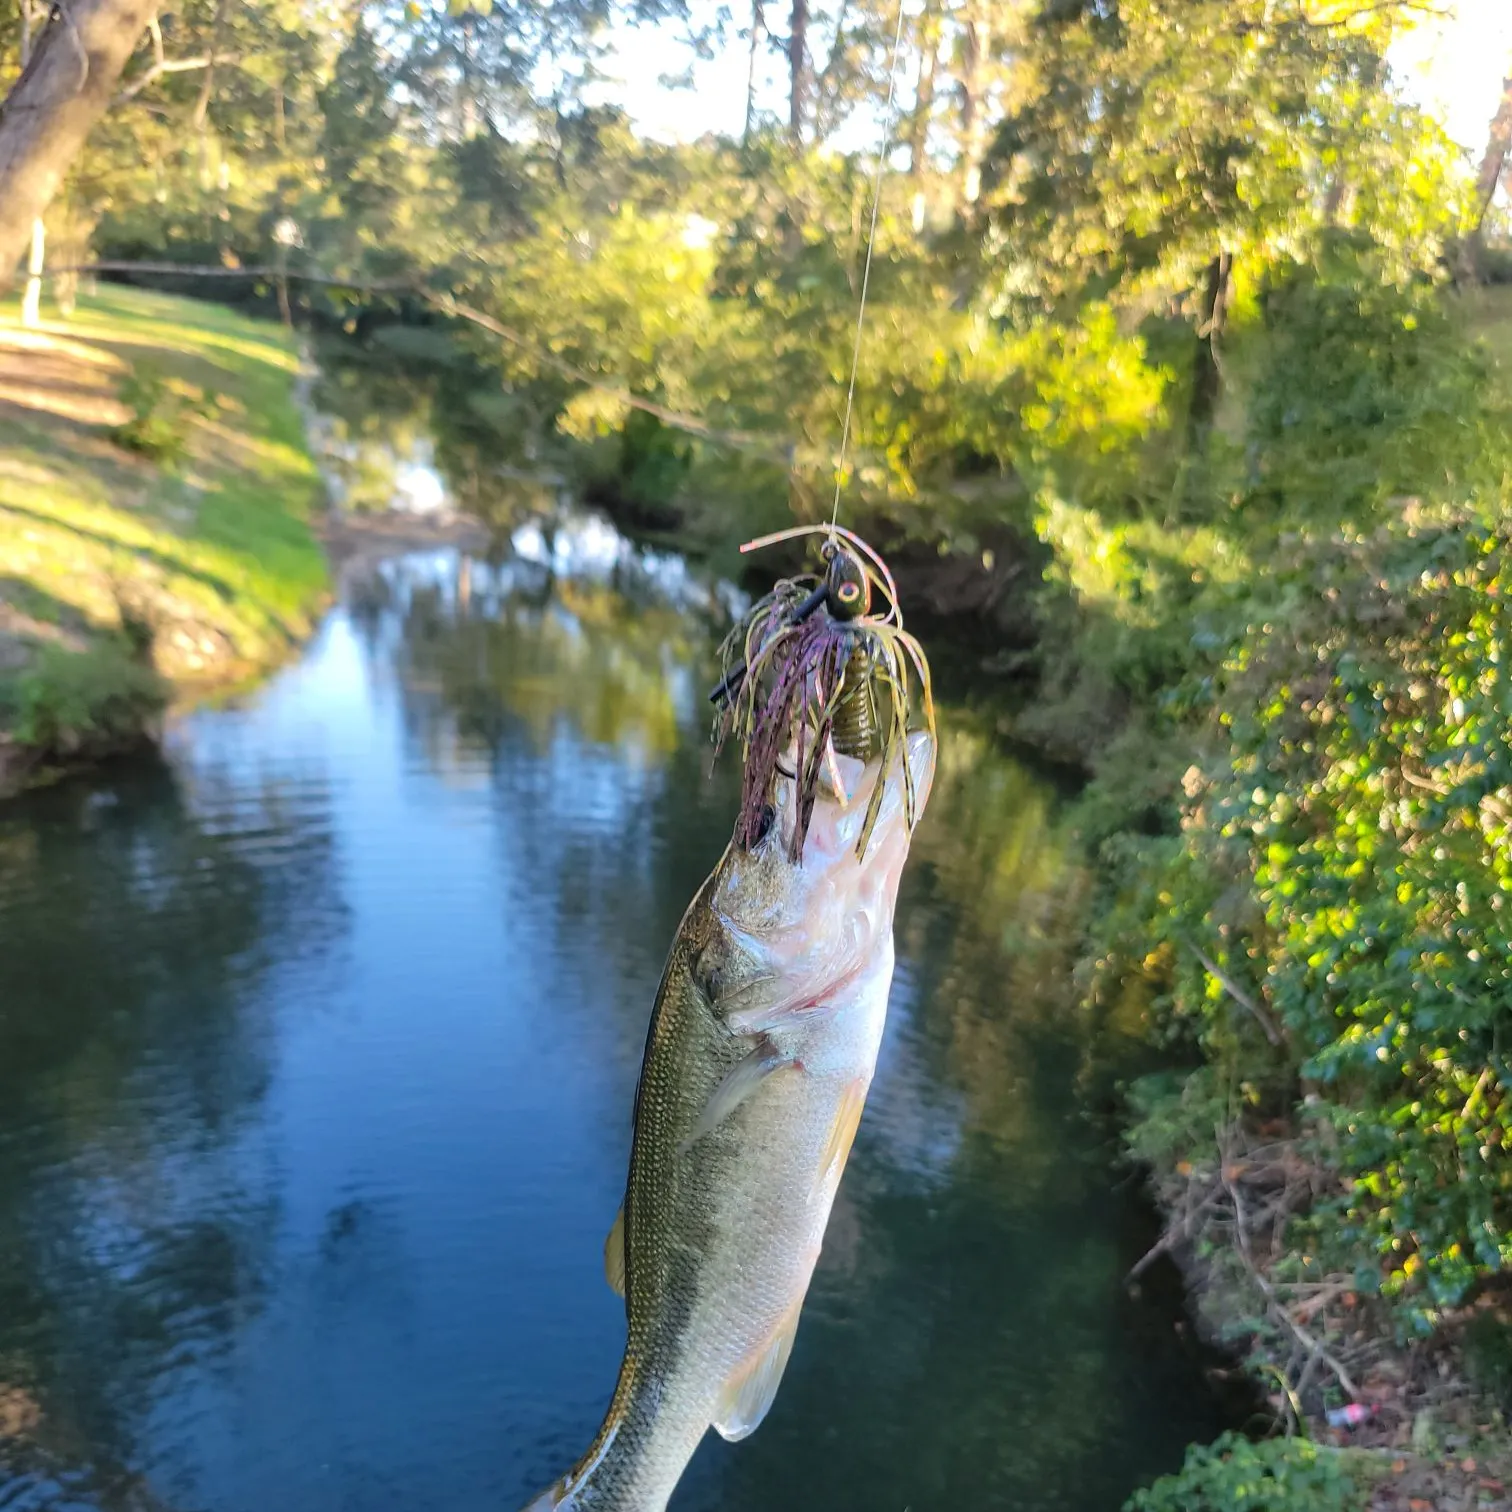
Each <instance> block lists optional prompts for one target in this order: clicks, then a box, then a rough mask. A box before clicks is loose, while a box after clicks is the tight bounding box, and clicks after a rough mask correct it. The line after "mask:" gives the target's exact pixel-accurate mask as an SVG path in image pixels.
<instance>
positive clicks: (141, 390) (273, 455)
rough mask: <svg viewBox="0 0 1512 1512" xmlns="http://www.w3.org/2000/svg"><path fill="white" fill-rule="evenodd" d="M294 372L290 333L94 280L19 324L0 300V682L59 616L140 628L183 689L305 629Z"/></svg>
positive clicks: (312, 480) (309, 512) (234, 671)
mask: <svg viewBox="0 0 1512 1512" xmlns="http://www.w3.org/2000/svg"><path fill="white" fill-rule="evenodd" d="M41 357H45V361H46V366H45V368H44V367H43V366H42V365H41V364H40V362H39V360H38V359H39V358H41ZM28 364H30V366H28ZM299 367H300V355H299V352H298V351H297V349H296V348H295V346H294V342H293V338H292V337H291V336H290V335H288V334H287V333H285V332H284V331H283V330H281V329H279V328H278V327H276V326H271V325H267V324H264V323H259V322H257V321H253V320H249V319H247V318H245V317H243V316H240V315H237V314H235V313H234V312H232V311H230V310H227V309H225V308H222V307H220V306H216V305H212V304H201V303H198V302H195V301H191V300H184V299H176V298H172V297H169V296H167V295H161V294H154V293H148V292H145V291H142V290H135V289H124V288H108V289H105V290H102V291H101V292H99V293H98V294H95V295H91V296H88V297H86V298H85V299H83V300H82V301H81V303H80V306H79V309H78V312H77V314H76V315H75V316H74V317H73V318H72V319H70V320H68V321H67V322H66V323H65V322H61V321H59V320H58V319H57V318H56V317H55V316H53V317H51V318H50V319H48V320H47V321H46V322H45V323H44V327H43V329H42V331H41V332H25V333H23V332H22V331H21V330H20V329H19V325H18V322H17V318H16V307H15V304H14V302H10V303H0V642H3V643H4V644H0V651H6V653H7V654H6V655H5V656H4V657H0V666H4V667H7V668H9V669H11V671H10V672H9V673H8V674H6V675H9V676H10V677H11V678H12V680H13V681H14V679H15V678H16V677H17V676H24V675H25V669H26V667H27V666H28V665H30V664H32V663H35V662H38V658H39V656H40V651H41V648H42V646H43V644H44V643H46V642H48V641H50V640H56V635H55V634H53V633H52V632H51V631H50V630H49V629H48V627H49V626H50V625H51V624H52V623H53V622H55V621H60V620H67V621H68V622H70V623H74V622H77V624H78V626H79V628H80V631H81V632H82V633H84V634H86V635H92V636H94V637H95V638H97V639H99V640H100V641H101V643H102V644H105V643H107V642H111V640H112V637H115V636H117V635H118V634H119V633H120V632H121V631H122V630H123V628H129V625H128V621H131V622H138V623H145V624H146V625H147V626H149V627H150V630H151V635H152V642H153V658H154V660H155V661H156V663H157V665H158V667H159V669H160V670H161V671H162V672H163V673H164V674H166V675H167V676H168V677H169V678H171V679H173V680H176V681H179V682H181V683H183V682H210V681H222V680H226V679H231V678H241V677H245V676H247V675H248V674H249V673H252V672H255V671H256V670H258V669H260V668H262V667H266V666H268V665H270V664H272V663H273V662H275V661H276V660H278V659H279V658H280V657H281V656H283V655H284V654H286V652H287V650H288V648H289V647H290V646H291V645H293V644H295V643H297V642H298V641H299V640H300V639H301V638H302V637H303V636H304V635H305V634H307V633H308V631H309V629H310V627H311V624H312V615H313V612H314V610H315V608H316V607H317V605H318V604H319V602H320V601H321V598H322V595H323V593H324V590H325V586H326V574H325V562H324V557H323V555H322V553H321V550H320V547H319V545H318V543H317V542H316V540H315V538H314V535H313V534H312V532H311V528H310V523H311V520H312V517H313V514H314V512H315V510H316V509H317V507H318V505H319V503H320V499H321V483H320V478H319V474H318V472H317V470H316V468H315V465H314V463H313V461H312V460H311V458H310V456H309V454H308V452H307V451H306V450H305V447H304V427H303V423H302V420H301V417H300V415H299V412H298V409H297V407H296V405H295V402H294V395H293V382H292V379H293V377H294V376H295V375H296V374H297V373H298V371H299ZM7 380H9V381H7ZM133 416H134V417H135V419H136V421H137V422H138V423H137V424H136V426H135V428H134V427H133V425H132V424H129V423H123V417H125V418H126V419H127V420H130V419H131V418H132V417H133ZM107 660H108V659H107ZM39 664H40V663H39ZM49 665H51V664H50V663H49ZM18 668H19V669H20V671H19V672H18V671H17V669H18ZM3 692H4V689H3V688H0V695H3ZM4 710H5V699H4V697H3V696H0V724H3V723H4ZM0 733H3V732H0Z"/></svg>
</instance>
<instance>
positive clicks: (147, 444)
mask: <svg viewBox="0 0 1512 1512" xmlns="http://www.w3.org/2000/svg"><path fill="white" fill-rule="evenodd" d="M119 393H120V397H121V400H122V402H123V403H124V404H125V405H126V407H127V408H128V409H129V410H130V411H131V418H130V419H129V420H125V421H123V422H122V423H121V424H120V425H118V426H116V427H115V429H114V430H113V431H112V432H111V438H112V439H113V440H114V441H115V442H116V444H117V445H118V446H124V447H125V448H126V449H127V450H128V451H134V452H140V453H141V454H142V456H144V457H149V458H151V459H152V461H154V462H157V463H159V464H161V465H164V466H166V465H169V464H171V463H175V462H181V461H182V460H183V459H184V457H185V456H186V455H187V453H188V451H189V433H190V427H191V425H192V424H193V423H194V420H195V418H196V416H201V415H211V414H213V413H214V412H215V408H216V399H215V396H214V395H209V396H207V395H206V394H205V392H204V390H203V389H201V388H199V387H198V386H197V385H195V384H190V383H185V382H183V380H181V379H177V378H172V377H169V376H168V375H167V374H165V373H163V372H160V371H159V370H158V369H157V368H155V367H153V366H151V365H150V364H139V365H138V366H136V367H134V368H132V370H131V372H130V373H128V374H127V376H126V378H125V379H124V381H123V382H122V384H121V387H120V390H119Z"/></svg>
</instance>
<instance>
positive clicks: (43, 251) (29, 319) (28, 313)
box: [21, 215, 47, 326]
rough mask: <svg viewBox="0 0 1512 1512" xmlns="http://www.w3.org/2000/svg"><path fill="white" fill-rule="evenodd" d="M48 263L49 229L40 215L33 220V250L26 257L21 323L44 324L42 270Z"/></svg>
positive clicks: (29, 324) (30, 324)
mask: <svg viewBox="0 0 1512 1512" xmlns="http://www.w3.org/2000/svg"><path fill="white" fill-rule="evenodd" d="M46 263H47V230H46V228H45V227H44V226H43V224H42V217H41V216H40V215H39V216H38V217H37V218H36V220H34V221H33V222H32V229H31V250H30V252H28V253H27V257H26V292H25V293H24V294H23V295H22V296H21V324H22V325H24V326H39V325H41V324H42V270H43V268H44V267H45V266H46Z"/></svg>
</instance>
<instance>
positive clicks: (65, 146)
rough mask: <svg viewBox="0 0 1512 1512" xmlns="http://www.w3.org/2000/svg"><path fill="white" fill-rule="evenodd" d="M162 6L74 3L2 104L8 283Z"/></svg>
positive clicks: (1, 239)
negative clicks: (34, 229)
mask: <svg viewBox="0 0 1512 1512" xmlns="http://www.w3.org/2000/svg"><path fill="white" fill-rule="evenodd" d="M156 4H157V0H70V3H69V4H68V5H67V7H66V8H65V7H63V6H59V7H57V8H56V9H55V10H54V11H53V13H52V19H51V20H50V21H49V22H48V24H47V27H46V29H45V30H44V31H43V33H42V35H41V37H40V38H38V40H37V43H36V46H35V47H34V48H33V50H32V56H31V60H30V62H29V63H28V65H27V67H26V69H25V71H24V72H23V73H22V75H21V77H20V78H19V79H17V80H16V82H15V85H14V86H13V87H12V89H11V92H10V94H9V95H8V96H7V97H6V100H5V103H4V105H0V281H3V280H5V279H8V278H9V277H10V275H11V273H12V271H13V270H14V268H15V266H16V262H17V259H18V258H19V257H20V256H21V253H22V251H23V250H24V249H25V247H26V244H27V240H28V238H29V237H30V236H31V228H32V222H33V221H34V220H36V218H37V217H38V216H39V215H41V214H42V212H43V211H44V210H45V209H46V208H47V206H48V205H49V203H51V201H52V197H53V195H55V194H56V193H57V192H58V186H59V185H60V184H61V183H62V182H63V177H64V175H65V174H66V173H67V172H68V170H69V168H70V167H71V166H72V165H73V161H74V158H75V157H77V156H78V153H79V150H80V148H82V147H83V145H84V142H85V139H86V138H87V137H88V135H89V132H90V129H91V128H92V127H93V126H94V124H95V122H96V121H97V120H99V118H100V117H101V116H102V115H103V114H104V113H105V107H106V106H107V105H109V104H110V98H111V95H112V94H113V93H114V90H115V86H116V81H117V80H118V79H119V78H120V76H121V70H122V69H123V68H124V67H125V66H126V61H127V59H128V58H130V56H131V54H132V53H133V52H134V51H135V49H136V45H137V41H138V39H139V38H140V37H141V35H142V33H143V32H144V31H145V30H146V28H147V17H148V16H149V15H151V14H152V12H153V9H154V7H155V6H156Z"/></svg>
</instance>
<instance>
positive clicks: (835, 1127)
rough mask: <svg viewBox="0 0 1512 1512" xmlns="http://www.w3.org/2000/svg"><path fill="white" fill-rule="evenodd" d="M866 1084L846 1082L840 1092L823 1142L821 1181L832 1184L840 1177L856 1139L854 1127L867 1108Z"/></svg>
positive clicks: (820, 1168)
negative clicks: (838, 1103) (827, 1135)
mask: <svg viewBox="0 0 1512 1512" xmlns="http://www.w3.org/2000/svg"><path fill="white" fill-rule="evenodd" d="M867 1087H868V1083H867V1082H865V1081H861V1080H856V1081H852V1082H847V1083H846V1084H845V1090H844V1092H842V1093H841V1095H840V1105H839V1107H837V1108H836V1109H835V1116H834V1118H833V1119H832V1120H831V1122H830V1127H829V1137H828V1138H827V1139H826V1140H825V1142H824V1153H823V1155H822V1156H821V1158H820V1161H819V1172H820V1175H819V1179H820V1181H821V1183H823V1182H829V1183H834V1182H836V1181H838V1180H839V1179H840V1173H841V1172H842V1171H843V1170H844V1169H845V1162H846V1159H847V1158H848V1157H849V1155H850V1151H851V1145H852V1144H853V1143H854V1142H855V1138H856V1130H857V1128H858V1127H859V1126H860V1123H861V1113H862V1110H863V1109H864V1108H865V1107H866V1092H867Z"/></svg>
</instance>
